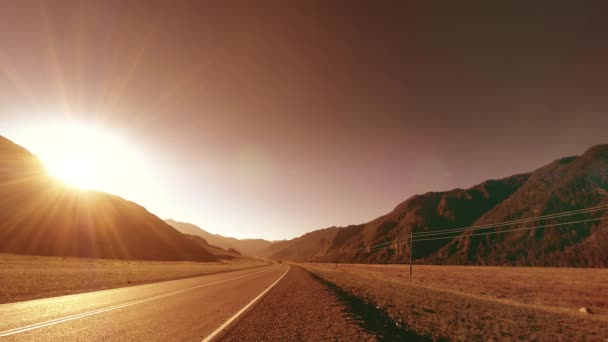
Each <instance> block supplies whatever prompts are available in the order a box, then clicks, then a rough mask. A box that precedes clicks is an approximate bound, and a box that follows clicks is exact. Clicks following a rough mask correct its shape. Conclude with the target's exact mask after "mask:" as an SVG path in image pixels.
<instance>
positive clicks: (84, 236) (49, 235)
mask: <svg viewBox="0 0 608 342" xmlns="http://www.w3.org/2000/svg"><path fill="white" fill-rule="evenodd" d="M0 193H1V194H2V197H1V198H0V218H1V220H0V253H15V254H30V255H51V256H70V257H93V258H111V259H139V260H192V261H217V260H221V259H232V258H240V257H241V254H242V255H248V256H256V257H266V258H271V259H275V260H282V259H284V260H292V261H323V262H359V263H404V262H408V261H409V257H410V254H411V256H412V258H413V260H414V261H415V262H417V263H430V264H458V265H526V266H574V267H608V249H607V248H606V246H608V210H607V209H603V210H597V211H593V212H585V213H578V214H576V215H570V216H563V217H552V218H546V219H542V220H540V219H536V218H537V217H539V216H543V215H549V214H555V213H562V212H569V211H573V210H580V209H586V208H593V207H602V206H608V145H598V146H594V147H592V148H590V149H589V150H587V151H586V152H585V153H583V154H582V155H581V156H574V157H566V158H561V159H558V160H555V161H553V162H551V163H549V164H547V165H545V166H543V167H540V168H538V169H537V170H534V171H532V172H529V173H524V174H519V175H514V176H510V177H506V178H502V179H498V180H488V181H485V182H483V183H481V184H478V185H475V186H473V187H471V188H469V189H453V190H450V191H444V192H429V193H426V194H421V195H415V196H412V197H410V198H409V199H407V200H405V201H404V202H402V203H400V204H398V205H397V206H396V207H395V208H394V209H393V210H392V211H391V212H389V213H387V214H386V215H383V216H381V217H378V218H376V219H374V220H372V221H370V222H367V223H363V224H358V225H351V226H348V227H329V228H325V229H320V230H316V231H312V232H310V233H307V234H304V235H302V236H300V237H298V238H295V239H291V240H283V241H267V240H262V239H250V240H239V239H235V238H229V237H224V236H221V235H216V234H211V233H209V232H207V231H205V230H203V229H201V228H199V227H197V226H195V225H193V224H189V223H183V222H177V221H174V220H166V221H163V220H161V219H160V218H158V217H157V216H155V215H154V214H152V213H150V212H148V211H147V210H146V209H145V208H143V207H142V206H140V205H138V204H136V203H133V202H130V201H127V200H125V199H122V198H120V197H118V196H114V195H111V194H106V193H102V192H95V191H83V190H77V189H73V188H71V187H68V186H66V185H64V184H62V183H59V182H57V181H55V180H54V179H53V178H51V177H50V176H48V174H47V173H46V171H45V168H44V166H43V165H42V163H41V162H40V160H39V159H38V158H37V157H36V156H35V155H33V154H32V153H30V152H29V151H27V150H26V149H24V148H23V147H21V146H19V145H16V144H14V143H13V142H11V141H10V140H8V139H6V138H3V137H0ZM370 196H373V194H370ZM524 219H529V220H527V221H525V222H519V223H510V224H508V225H504V226H501V227H498V228H493V229H487V228H482V227H479V226H484V225H488V224H496V223H500V222H511V221H514V220H524ZM604 219H606V220H604ZM588 220H593V221H589V222H579V223H571V222H573V221H588ZM537 226H543V227H539V228H534V227H537ZM466 227H473V228H470V229H467V230H458V229H459V228H466ZM507 230H513V231H510V232H504V231H507ZM501 231H503V233H500V232H501ZM411 234H415V235H414V236H415V239H414V243H413V244H412V243H411V242H410V241H409V240H408V237H409V236H410V235H411ZM425 237H426V238H425ZM428 237H430V238H428ZM412 245H413V246H412Z"/></svg>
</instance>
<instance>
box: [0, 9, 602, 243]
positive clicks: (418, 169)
mask: <svg viewBox="0 0 608 342" xmlns="http://www.w3.org/2000/svg"><path fill="white" fill-rule="evenodd" d="M422 3H425V4H426V5H424V6H422V5H420V4H422ZM429 3H431V2H429V1H420V4H414V3H413V2H407V5H406V2H405V1H384V2H382V1H367V2H365V1H360V2H355V1H346V0H344V1H329V0H322V1H262V0H260V1H253V0H251V1H249V0H243V1H192V2H186V1H162V2H152V1H148V0H141V1H99V2H94V1H83V2H72V1H65V0H58V1H49V2H34V1H2V2H0V130H1V131H0V134H3V135H7V137H8V138H11V133H12V132H16V131H17V130H20V131H23V130H24V129H25V130H27V129H28V128H30V127H34V126H36V127H38V129H40V126H41V125H42V127H43V128H44V127H46V126H45V125H47V124H48V123H52V122H59V121H66V120H67V121H74V122H84V123H85V124H86V125H92V126H100V127H101V126H103V127H104V129H105V130H109V131H111V132H113V134H116V135H117V136H120V137H121V139H124V140H126V141H129V142H130V143H131V144H132V145H133V146H134V148H136V150H137V151H139V153H141V154H142V156H143V157H144V158H145V160H146V163H147V164H146V165H147V168H146V170H147V172H142V173H145V179H146V182H149V183H146V184H149V186H150V188H149V189H153V190H154V191H152V190H150V192H149V193H148V192H146V193H145V194H144V193H143V192H138V191H135V190H130V191H131V192H127V191H125V193H119V194H120V195H122V196H124V197H126V198H129V199H132V200H136V201H137V202H139V203H141V204H142V205H144V206H145V207H146V208H148V209H149V210H150V211H152V212H154V213H155V214H157V215H159V216H160V217H162V218H169V217H171V218H174V219H177V220H182V221H188V222H192V223H195V224H197V225H199V226H201V227H203V228H204V229H207V230H209V231H211V232H215V233H220V234H224V235H229V236H236V237H262V238H268V239H282V238H291V237H294V236H297V235H300V234H302V233H304V232H307V231H311V230H314V229H318V228H323V227H327V226H332V225H347V224H352V223H363V222H366V221H368V220H370V219H373V218H375V217H377V216H379V215H382V214H385V213H387V212H389V211H390V210H391V209H392V208H393V207H394V206H395V205H397V204H398V203H399V202H401V201H402V200H404V199H406V198H408V197H409V196H411V195H413V194H416V193H423V192H427V191H431V190H448V189H451V188H454V187H468V186H472V185H474V184H476V183H479V182H481V181H483V180H486V179H488V178H500V177H504V176H508V175H511V174H514V173H518V172H524V171H530V170H532V169H535V168H537V167H539V166H541V165H543V164H545V163H547V162H550V161H551V160H553V159H556V158H559V157H561V156H566V155H573V154H580V153H582V152H583V151H584V150H585V149H586V148H588V147H590V146H591V145H594V144H598V143H608V129H607V128H608V111H607V109H608V93H607V89H608V84H607V83H608V63H607V61H608V40H607V39H606V37H607V34H608V30H606V28H607V26H608V25H607V24H606V12H605V11H604V9H603V8H582V7H574V5H568V6H565V5H564V6H562V5H559V4H558V2H545V5H547V7H544V8H542V7H541V6H540V5H538V6H539V7H536V8H534V7H531V6H529V4H528V6H526V7H522V8H517V7H514V5H506V4H505V5H502V6H500V7H497V6H496V3H495V2H493V1H480V2H479V3H478V4H477V5H475V6H473V5H471V6H464V5H462V4H461V2H451V1H445V2H441V4H439V3H440V2H434V3H435V4H436V5H429ZM456 3H458V4H456ZM521 3H524V2H521ZM571 3H572V4H574V3H575V2H571ZM597 3H601V2H597ZM397 4H399V5H397ZM482 4H483V5H482ZM548 4H551V5H550V6H548ZM17 142H19V141H17ZM26 147H27V146H26ZM124 164H125V165H124V168H125V169H130V167H131V166H130V165H129V161H128V160H127V161H124ZM142 176H144V175H143V174H142ZM130 177H132V175H131V176H130ZM123 181H124V180H123ZM126 181H127V182H129V181H131V179H127V180H126ZM133 181H135V180H133Z"/></svg>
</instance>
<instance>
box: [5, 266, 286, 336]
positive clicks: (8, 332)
mask: <svg viewBox="0 0 608 342" xmlns="http://www.w3.org/2000/svg"><path fill="white" fill-rule="evenodd" d="M272 269H274V268H270V269H266V270H262V271H257V272H253V273H249V274H245V275H242V276H238V277H234V278H230V279H224V280H219V281H214V282H211V283H207V284H201V285H197V286H193V287H190V288H187V289H182V290H177V291H173V292H168V293H163V294H161V295H157V296H153V297H149V298H144V299H140V300H136V301H132V302H127V303H123V304H118V305H113V306H109V307H107V308H100V309H96V310H93V311H88V312H83V313H79V314H75V315H71V316H67V317H63V318H57V319H54V320H50V321H46V322H42V323H36V324H31V325H27V326H25V327H20V328H13V329H9V330H5V331H2V332H0V337H6V336H10V335H15V334H19V333H23V332H26V331H30V330H34V329H40V328H43V327H47V326H50V325H55V324H59V323H63V322H68V321H72V320H75V319H79V318H83V317H87V316H92V315H97V314H100V313H104V312H108V311H113V310H117V309H121V308H124V307H128V306H132V305H136V304H141V303H145V302H149V301H153V300H156V299H161V298H165V297H170V296H174V295H177V294H180V293H184V292H187V291H191V290H194V289H198V288H201V287H205V286H210V285H216V284H221V283H225V282H229V281H232V280H237V279H241V278H244V277H248V276H252V275H254V274H258V273H262V272H268V271H270V270H272Z"/></svg>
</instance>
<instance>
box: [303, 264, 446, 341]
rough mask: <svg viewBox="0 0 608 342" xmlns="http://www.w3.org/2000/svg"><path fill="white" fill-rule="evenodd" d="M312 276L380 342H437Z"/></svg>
mask: <svg viewBox="0 0 608 342" xmlns="http://www.w3.org/2000/svg"><path fill="white" fill-rule="evenodd" d="M312 276H313V277H314V278H315V279H316V280H318V281H320V282H321V283H323V284H324V285H325V286H327V287H328V288H329V289H331V290H332V291H333V292H334V293H335V294H336V296H337V297H338V299H339V300H340V301H341V302H342V303H343V304H345V305H346V306H347V307H348V308H349V310H350V315H352V318H354V322H356V323H357V324H359V325H360V326H361V327H362V328H364V329H365V330H366V331H368V332H370V333H372V334H374V335H375V336H376V337H377V338H378V340H379V341H410V342H427V341H434V340H435V339H434V338H433V337H432V336H422V335H419V334H416V333H415V332H413V331H411V330H409V327H408V326H407V325H401V324H399V323H397V322H395V321H393V320H392V319H391V317H390V315H389V314H388V313H387V312H386V311H384V310H383V309H382V308H380V307H377V306H376V305H374V304H372V303H369V302H366V301H364V300H362V299H361V298H359V297H356V296H353V295H351V294H350V293H348V292H347V291H345V290H343V289H342V288H340V287H339V286H337V285H336V284H334V283H332V282H330V281H328V280H326V279H324V278H321V277H319V276H318V275H316V274H314V273H312Z"/></svg>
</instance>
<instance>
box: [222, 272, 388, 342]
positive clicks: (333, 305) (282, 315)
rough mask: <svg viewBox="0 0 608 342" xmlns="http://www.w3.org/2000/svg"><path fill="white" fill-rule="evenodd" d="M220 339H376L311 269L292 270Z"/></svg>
mask: <svg viewBox="0 0 608 342" xmlns="http://www.w3.org/2000/svg"><path fill="white" fill-rule="evenodd" d="M219 340H220V341H376V340H377V338H376V337H375V336H374V335H372V334H370V333H368V332H367V331H365V330H364V329H363V328H361V327H360V326H359V325H358V324H357V323H356V322H355V321H353V319H352V318H351V316H350V315H349V312H348V308H347V307H346V306H345V305H344V304H343V303H341V302H340V301H339V299H338V298H337V297H336V295H335V294H334V293H333V292H332V291H331V290H330V289H328V288H327V287H326V286H325V285H324V284H322V283H320V282H319V281H317V280H315V279H314V278H313V277H312V276H311V275H310V273H308V272H307V271H305V270H303V269H301V268H299V267H296V266H292V267H291V269H290V271H289V273H288V274H287V275H285V277H284V278H283V279H282V280H281V281H280V282H279V283H278V284H277V285H276V286H275V287H274V288H273V289H272V290H271V291H270V292H269V293H268V294H267V295H266V296H265V297H264V298H262V299H261V300H260V302H258V303H257V304H256V305H255V306H254V307H253V309H251V310H250V311H249V312H247V313H246V314H245V315H244V316H243V317H242V318H241V320H240V321H239V322H238V323H237V324H236V325H235V326H233V327H232V328H230V329H229V330H228V331H227V333H226V334H225V335H223V336H222V337H220V339H219Z"/></svg>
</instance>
